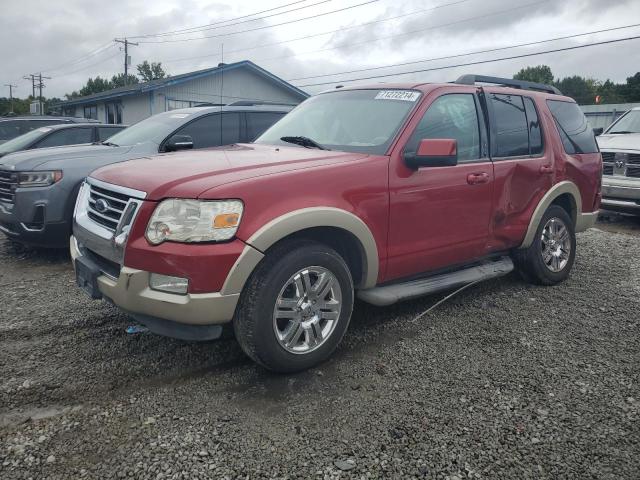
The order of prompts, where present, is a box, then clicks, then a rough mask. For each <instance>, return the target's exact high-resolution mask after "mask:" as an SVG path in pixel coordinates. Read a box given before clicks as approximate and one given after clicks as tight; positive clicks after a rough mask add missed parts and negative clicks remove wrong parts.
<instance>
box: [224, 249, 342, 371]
mask: <svg viewBox="0 0 640 480" xmlns="http://www.w3.org/2000/svg"><path fill="white" fill-rule="evenodd" d="M312 266H317V267H322V268H324V269H327V270H328V271H329V272H331V273H332V274H333V276H334V277H335V279H336V280H337V282H338V284H339V287H340V290H341V297H342V305H341V308H340V312H339V315H337V321H336V322H335V324H334V325H335V326H334V327H333V330H332V331H331V332H330V333H329V334H328V335H327V336H326V340H323V343H320V342H318V343H319V346H318V347H317V348H315V349H314V350H312V351H309V352H307V353H292V352H290V351H288V350H286V349H285V347H284V346H283V345H281V344H280V342H279V341H278V339H277V337H276V332H275V329H274V308H275V306H276V301H277V299H278V297H279V295H280V293H281V290H282V289H283V288H284V287H285V285H287V284H288V282H289V280H290V279H291V278H292V277H293V276H294V275H295V274H296V273H297V272H300V271H301V270H303V269H306V268H309V267H312ZM353 297H354V294H353V280H352V277H351V272H350V271H349V267H348V266H347V264H346V263H345V261H344V259H343V258H342V257H341V256H340V255H339V254H338V253H337V252H336V251H335V250H333V249H331V248H330V247H328V246H326V245H323V244H321V243H318V242H314V241H310V240H292V241H287V242H284V243H282V244H281V245H278V246H276V247H274V249H273V250H271V251H269V252H268V253H267V255H266V257H265V258H264V259H263V260H262V262H261V263H260V264H259V265H258V267H257V268H256V270H255V271H254V272H253V274H252V275H251V277H250V278H249V280H248V282H247V284H246V285H245V288H244V290H243V292H242V295H241V296H240V302H239V304H238V308H237V310H236V315H235V318H234V321H233V328H234V332H235V336H236V339H237V340H238V343H239V344H240V346H241V347H242V350H243V351H244V352H245V353H246V354H247V356H249V357H250V358H251V359H252V360H254V361H255V362H256V363H258V364H260V365H262V366H263V367H265V368H266V369H268V370H272V371H274V372H281V373H290V372H298V371H302V370H306V369H308V368H311V367H313V366H316V365H318V364H319V363H321V362H323V361H325V360H326V359H327V358H328V357H329V356H330V355H331V354H332V353H333V352H334V350H335V349H336V347H337V346H338V344H339V343H340V341H341V340H342V337H343V336H344V334H345V332H346V331H347V328H348V326H349V321H350V320H351V312H352V310H353Z"/></svg>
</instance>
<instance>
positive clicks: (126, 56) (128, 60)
mask: <svg viewBox="0 0 640 480" xmlns="http://www.w3.org/2000/svg"><path fill="white" fill-rule="evenodd" d="M114 42H116V43H122V44H124V84H125V85H126V84H127V83H128V81H129V78H128V75H129V64H130V63H131V57H130V56H129V45H133V46H135V47H137V46H138V44H137V43H134V42H130V41H129V40H127V39H126V38H124V39H122V38H116V39H114Z"/></svg>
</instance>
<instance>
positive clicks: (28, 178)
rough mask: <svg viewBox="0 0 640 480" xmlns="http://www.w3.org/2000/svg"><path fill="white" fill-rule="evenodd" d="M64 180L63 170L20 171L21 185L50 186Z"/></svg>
mask: <svg viewBox="0 0 640 480" xmlns="http://www.w3.org/2000/svg"><path fill="white" fill-rule="evenodd" d="M60 180H62V172H61V171H60V170H54V171H50V172H44V171H43V172H18V186H19V187H48V186H49V185H53V184H54V183H56V182H59V181H60Z"/></svg>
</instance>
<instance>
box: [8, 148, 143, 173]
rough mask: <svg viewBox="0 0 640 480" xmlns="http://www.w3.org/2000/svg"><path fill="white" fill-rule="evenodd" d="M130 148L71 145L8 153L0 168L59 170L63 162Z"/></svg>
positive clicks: (115, 153) (117, 153) (113, 153)
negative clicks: (54, 168)
mask: <svg viewBox="0 0 640 480" xmlns="http://www.w3.org/2000/svg"><path fill="white" fill-rule="evenodd" d="M131 148H132V147H108V146H106V145H100V144H98V145H73V146H68V147H52V148H37V149H34V150H23V151H20V152H15V153H9V154H8V155H5V156H4V157H2V158H0V166H2V167H3V168H8V169H10V170H17V171H27V170H36V169H39V170H46V169H47V168H53V166H52V165H55V167H56V168H61V167H63V166H64V161H68V160H74V159H78V158H91V157H96V156H104V155H121V154H124V153H127V152H128V151H129V150H131Z"/></svg>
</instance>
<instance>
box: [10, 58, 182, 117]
mask: <svg viewBox="0 0 640 480" xmlns="http://www.w3.org/2000/svg"><path fill="white" fill-rule="evenodd" d="M136 70H137V71H138V75H132V74H128V75H127V76H126V77H125V75H124V73H120V74H118V75H114V76H113V77H111V79H108V78H102V77H100V76H97V77H95V78H89V79H88V80H87V81H86V83H85V84H84V85H83V86H82V88H80V89H79V90H74V91H73V92H71V93H67V94H65V97H66V99H67V100H70V99H72V98H78V97H84V96H86V95H93V94H96V93H100V92H105V91H107V90H113V89H114V88H120V87H124V86H125V85H132V84H136V83H140V82H150V81H152V80H157V79H161V78H166V77H168V76H169V75H168V74H167V72H165V71H164V69H163V68H162V63H160V62H157V63H156V62H148V61H147V60H145V61H144V62H142V63H141V64H139V65H137V67H136ZM125 79H126V82H125ZM36 100H37V98H34V97H33V96H32V95H29V96H28V97H27V98H16V97H14V98H13V112H14V113H15V114H16V115H28V114H29V107H30V105H31V103H32V102H33V101H36ZM61 101H62V99H60V98H56V97H52V98H44V99H43V102H44V104H45V111H46V110H47V105H49V104H53V103H58V102H61ZM9 112H11V100H10V99H9V98H8V97H0V115H6V114H8V113H9Z"/></svg>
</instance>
